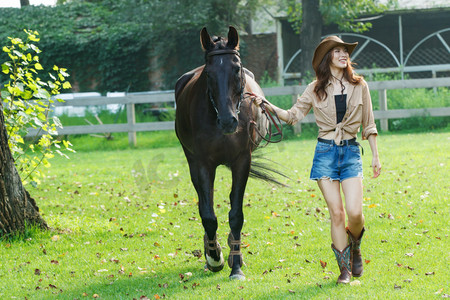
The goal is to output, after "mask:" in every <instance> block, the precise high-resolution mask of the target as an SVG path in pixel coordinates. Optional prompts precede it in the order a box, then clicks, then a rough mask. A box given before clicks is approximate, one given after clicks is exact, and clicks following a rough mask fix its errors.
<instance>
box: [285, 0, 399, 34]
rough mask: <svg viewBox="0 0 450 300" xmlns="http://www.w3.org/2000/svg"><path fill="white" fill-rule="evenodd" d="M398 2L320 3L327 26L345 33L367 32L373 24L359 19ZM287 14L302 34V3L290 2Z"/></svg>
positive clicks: (348, 0) (328, 1) (368, 0)
mask: <svg viewBox="0 0 450 300" xmlns="http://www.w3.org/2000/svg"><path fill="white" fill-rule="evenodd" d="M396 2H397V1H395V0H391V1H388V2H387V3H386V4H383V3H381V1H378V0H358V1H354V0H345V1H342V0H340V1H336V0H323V1H320V6H319V10H320V13H321V15H322V19H323V24H325V25H328V24H332V23H334V24H337V25H338V27H339V29H341V30H343V31H350V32H365V31H367V30H369V29H370V28H371V27H372V24H371V23H370V22H365V21H361V20H358V17H360V16H363V15H371V14H377V13H380V12H382V11H384V10H386V9H387V8H388V7H391V6H393V5H394V3H396ZM287 13H288V20H289V22H290V23H291V25H292V27H293V29H294V30H295V31H296V32H297V33H300V31H301V27H302V18H303V12H302V5H301V1H298V0H288V10H287Z"/></svg>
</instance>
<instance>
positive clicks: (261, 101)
mask: <svg viewBox="0 0 450 300" xmlns="http://www.w3.org/2000/svg"><path fill="white" fill-rule="evenodd" d="M263 100H264V98H262V97H259V96H256V97H254V98H253V103H255V104H256V106H260V105H261V103H263Z"/></svg>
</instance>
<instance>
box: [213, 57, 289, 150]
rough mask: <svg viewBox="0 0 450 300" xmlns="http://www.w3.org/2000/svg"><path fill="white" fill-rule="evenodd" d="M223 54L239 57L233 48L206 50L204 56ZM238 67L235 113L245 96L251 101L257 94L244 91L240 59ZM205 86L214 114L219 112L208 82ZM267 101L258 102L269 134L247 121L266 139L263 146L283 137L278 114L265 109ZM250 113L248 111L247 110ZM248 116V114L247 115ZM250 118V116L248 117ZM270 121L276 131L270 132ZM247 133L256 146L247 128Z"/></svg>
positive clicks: (252, 122) (238, 110) (243, 76)
mask: <svg viewBox="0 0 450 300" xmlns="http://www.w3.org/2000/svg"><path fill="white" fill-rule="evenodd" d="M225 54H234V55H237V56H238V57H239V58H240V55H239V51H237V50H234V49H219V50H213V51H211V52H208V53H207V54H206V56H205V59H207V58H208V57H211V56H215V55H225ZM240 68H241V88H240V92H239V94H240V96H239V102H238V103H237V105H236V113H237V114H239V113H240V107H241V104H242V101H243V100H244V99H246V98H250V99H251V100H252V101H254V100H255V98H256V97H258V96H257V95H255V94H254V93H249V92H246V93H244V89H245V74H244V68H243V66H242V61H240ZM205 72H206V75H208V72H207V71H206V68H205ZM206 80H208V76H206ZM206 86H207V88H206V89H207V91H206V92H207V93H208V97H209V100H210V101H211V104H212V106H213V107H214V110H215V111H216V114H219V110H218V109H217V106H216V103H214V99H213V97H212V95H211V91H210V90H209V87H208V84H207V85H206ZM266 103H268V102H267V100H265V99H263V102H262V103H261V104H260V108H261V111H262V113H263V115H264V116H265V117H266V118H267V119H268V120H269V126H268V128H267V131H268V134H269V136H268V137H267V138H266V137H265V136H264V135H263V134H262V133H261V132H260V131H259V130H258V126H257V124H256V122H255V121H254V120H251V121H250V122H249V123H248V126H249V128H248V129H250V125H253V126H254V127H255V131H256V133H257V134H258V135H259V136H260V137H261V138H262V139H263V140H264V141H266V144H265V145H264V146H267V144H269V143H278V142H280V141H281V140H282V139H283V127H282V124H281V121H280V119H279V117H278V115H277V114H276V113H274V115H275V118H274V117H273V116H272V114H271V113H270V111H269V110H268V109H266V107H265V104H266ZM249 113H250V112H249ZM249 118H250V116H249ZM250 119H251V118H250ZM271 123H272V124H273V125H274V126H275V128H276V129H277V132H276V133H274V134H272V128H271ZM248 133H249V137H250V140H251V141H252V143H253V144H254V145H256V146H258V144H257V143H256V142H255V141H254V140H253V139H252V137H251V136H250V130H248ZM275 136H280V138H279V139H278V140H273V137H275Z"/></svg>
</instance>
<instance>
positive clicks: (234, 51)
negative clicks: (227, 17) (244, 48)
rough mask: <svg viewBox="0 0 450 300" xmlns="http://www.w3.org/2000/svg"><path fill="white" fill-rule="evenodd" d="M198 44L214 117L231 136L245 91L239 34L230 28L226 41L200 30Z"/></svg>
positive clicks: (224, 131)
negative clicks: (202, 52)
mask: <svg viewBox="0 0 450 300" xmlns="http://www.w3.org/2000/svg"><path fill="white" fill-rule="evenodd" d="M200 41H201V43H202V47H203V49H204V51H205V69H204V70H205V73H206V78H207V93H208V97H209V98H210V100H211V103H212V106H213V107H214V109H215V111H216V113H217V123H218V126H219V128H220V129H221V130H222V131H223V133H225V134H231V133H234V132H235V131H236V129H237V126H238V114H239V107H240V105H241V101H242V97H243V92H244V87H245V74H244V71H243V68H242V63H241V58H240V57H239V52H238V49H239V36H238V33H237V31H236V29H235V28H234V27H232V26H230V29H229V31H228V39H223V38H221V37H213V38H211V36H210V35H209V34H208V32H207V31H206V28H203V29H202V31H201V33H200Z"/></svg>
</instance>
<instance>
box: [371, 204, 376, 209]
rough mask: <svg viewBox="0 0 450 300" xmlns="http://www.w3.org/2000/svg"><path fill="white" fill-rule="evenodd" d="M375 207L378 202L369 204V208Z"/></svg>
mask: <svg viewBox="0 0 450 300" xmlns="http://www.w3.org/2000/svg"><path fill="white" fill-rule="evenodd" d="M374 207H377V205H376V204H370V205H369V208H374Z"/></svg>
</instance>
